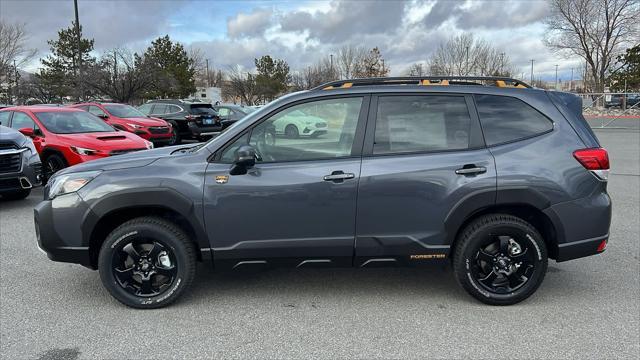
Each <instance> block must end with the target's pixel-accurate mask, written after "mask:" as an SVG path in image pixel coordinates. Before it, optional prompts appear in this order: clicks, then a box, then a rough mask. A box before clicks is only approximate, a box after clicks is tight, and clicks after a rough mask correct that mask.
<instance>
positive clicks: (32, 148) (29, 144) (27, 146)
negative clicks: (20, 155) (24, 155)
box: [22, 141, 38, 154]
mask: <svg viewBox="0 0 640 360" xmlns="http://www.w3.org/2000/svg"><path fill="white" fill-rule="evenodd" d="M22 147H23V148H24V149H29V151H31V153H32V154H37V153H38V151H37V150H36V147H35V146H34V145H33V142H31V141H25V143H24V144H22Z"/></svg>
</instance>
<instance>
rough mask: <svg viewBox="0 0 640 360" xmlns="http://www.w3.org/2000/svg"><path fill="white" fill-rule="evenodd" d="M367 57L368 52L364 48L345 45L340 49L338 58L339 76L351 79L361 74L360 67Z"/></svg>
mask: <svg viewBox="0 0 640 360" xmlns="http://www.w3.org/2000/svg"><path fill="white" fill-rule="evenodd" d="M366 55H367V50H366V49H365V48H364V47H363V46H354V45H345V46H343V47H342V48H340V50H338V54H337V56H336V71H337V76H338V77H340V78H341V79H350V78H352V77H354V76H355V74H357V73H359V72H361V71H360V69H359V67H360V66H361V65H362V61H363V59H364V58H365V57H366Z"/></svg>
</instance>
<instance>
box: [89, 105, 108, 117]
mask: <svg viewBox="0 0 640 360" xmlns="http://www.w3.org/2000/svg"><path fill="white" fill-rule="evenodd" d="M89 112H90V113H92V114H93V115H95V116H107V114H105V112H104V111H102V109H100V108H99V107H97V106H94V105H91V106H89Z"/></svg>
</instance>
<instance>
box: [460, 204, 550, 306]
mask: <svg viewBox="0 0 640 360" xmlns="http://www.w3.org/2000/svg"><path fill="white" fill-rule="evenodd" d="M454 251H455V252H454V259H453V267H454V272H455V275H456V279H457V280H458V282H459V283H460V285H462V287H463V288H464V289H465V290H466V291H467V292H468V293H469V294H471V295H472V296H473V297H475V298H476V299H478V300H480V301H482V302H484V303H486V304H490V305H511V304H515V303H518V302H520V301H522V300H524V299H526V298H528V297H529V296H531V295H532V294H533V293H534V292H535V291H536V290H537V289H538V287H539V286H540V284H541V283H542V280H543V279H544V276H545V273H546V271H547V249H546V246H545V243H544V240H543V239H542V236H540V234H539V233H538V231H537V230H536V229H535V228H534V227H533V226H531V224H529V223H527V222H526V221H524V220H522V219H520V218H517V217H515V216H511V215H504V214H492V215H485V216H482V217H480V218H478V219H476V220H474V221H473V222H471V223H470V224H469V225H468V226H467V227H466V228H465V229H464V230H463V232H462V234H461V235H460V236H459V238H458V240H457V245H456V248H455V250H454Z"/></svg>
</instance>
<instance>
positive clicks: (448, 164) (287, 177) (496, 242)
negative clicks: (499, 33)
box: [35, 77, 611, 308]
mask: <svg viewBox="0 0 640 360" xmlns="http://www.w3.org/2000/svg"><path fill="white" fill-rule="evenodd" d="M296 111H301V112H303V113H305V114H309V115H310V116H315V117H317V118H321V119H324V120H325V121H326V122H327V124H328V129H327V133H326V134H325V135H323V136H321V137H318V138H311V137H299V138H289V137H283V136H279V135H274V133H273V128H274V124H273V123H274V122H275V121H278V119H281V118H282V117H283V116H287V115H288V114H290V113H292V112H296ZM581 111H582V106H581V100H580V98H578V97H576V96H574V95H571V94H567V93H558V92H551V91H545V90H539V89H533V88H530V87H529V86H528V85H526V84H523V83H521V82H520V81H518V80H513V79H507V78H468V77H465V78H459V77H445V78H436V77H432V78H385V79H358V80H343V81H339V82H333V83H330V84H328V85H325V86H322V87H319V88H315V89H312V90H309V91H303V92H298V93H294V94H290V95H287V96H283V97H281V98H280V99H278V100H276V101H274V102H272V103H270V104H269V105H266V106H265V107H263V108H261V109H260V110H258V111H256V112H254V113H251V114H249V115H248V116H247V117H246V118H245V119H243V120H242V121H241V122H239V123H237V125H236V126H233V127H231V128H229V129H228V130H227V131H225V132H224V133H222V134H221V135H220V136H218V137H216V138H214V139H212V140H211V141H209V142H207V143H203V144H198V145H191V146H188V147H182V148H175V147H174V148H170V149H169V148H162V149H154V150H151V151H145V152H142V153H139V154H127V155H124V156H121V157H118V158H110V159H104V160H100V161H94V162H91V163H87V164H82V165H78V166H75V167H73V168H70V169H67V170H64V171H61V172H60V173H58V174H57V175H56V176H54V177H53V178H52V179H51V180H50V182H49V184H48V185H47V186H46V188H45V191H44V196H45V200H44V201H43V202H41V203H40V204H39V205H38V206H37V207H36V208H35V223H36V229H37V234H38V236H37V238H38V244H39V246H40V248H41V249H43V250H44V251H45V252H47V253H48V256H49V258H50V259H52V260H54V261H63V262H72V263H79V264H82V265H84V266H86V267H89V268H91V269H98V270H99V271H100V277H101V279H102V283H103V285H104V286H105V287H106V288H107V289H108V291H109V292H110V293H111V294H112V295H113V296H114V297H115V298H116V299H117V300H119V301H121V302H122V303H124V304H126V305H129V306H132V307H138V308H156V307H161V306H164V305H167V304H169V303H171V302H172V301H174V300H176V298H178V297H179V296H180V295H181V294H182V293H183V292H184V291H185V289H186V288H187V287H188V286H189V284H191V282H192V281H193V279H194V276H195V270H196V262H197V261H205V259H207V260H206V261H210V262H211V264H213V266H215V267H216V268H217V269H225V268H231V269H244V268H262V267H268V266H273V265H280V266H290V267H325V266H353V267H374V266H385V265H390V266H395V265H407V266H413V265H422V264H429V263H434V262H438V261H441V260H446V259H451V260H452V265H453V269H454V274H455V278H456V279H457V281H458V282H459V283H460V284H461V285H462V287H463V288H464V289H465V290H466V291H468V292H469V293H470V294H471V295H472V296H474V297H476V298H477V299H479V300H480V301H482V302H485V303H487V304H494V305H507V304H514V303H517V302H519V301H522V300H524V299H526V298H527V297H529V296H530V295H531V294H533V293H534V292H535V291H536V289H537V288H538V286H539V285H540V284H541V283H542V280H543V278H544V276H545V273H546V270H547V261H548V259H549V258H550V259H555V260H556V261H558V262H559V261H566V260H570V259H575V258H579V257H584V256H588V255H594V254H598V253H600V252H602V251H604V250H605V247H606V245H607V241H608V237H609V224H610V220H611V201H610V198H609V196H608V194H607V177H608V173H609V161H608V156H607V152H606V150H604V149H603V148H601V147H600V144H599V142H598V139H597V138H596V136H595V135H594V133H593V132H592V131H591V129H590V128H589V126H588V125H587V123H586V121H585V120H584V118H583V117H582V113H581ZM61 224H64V226H61Z"/></svg>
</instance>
